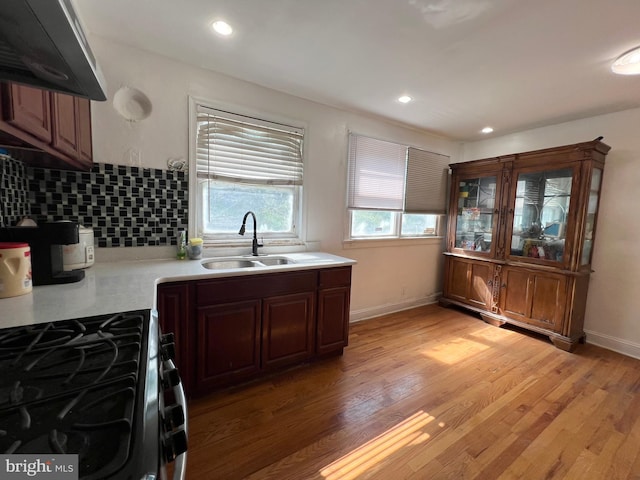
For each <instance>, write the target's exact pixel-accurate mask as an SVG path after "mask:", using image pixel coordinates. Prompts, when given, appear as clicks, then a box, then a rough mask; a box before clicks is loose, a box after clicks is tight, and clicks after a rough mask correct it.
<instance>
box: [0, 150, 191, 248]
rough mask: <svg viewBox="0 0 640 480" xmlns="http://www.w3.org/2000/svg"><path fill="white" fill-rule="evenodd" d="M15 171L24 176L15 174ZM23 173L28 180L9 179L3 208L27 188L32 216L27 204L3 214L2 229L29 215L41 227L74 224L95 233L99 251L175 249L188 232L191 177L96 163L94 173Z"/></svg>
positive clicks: (30, 170)
mask: <svg viewBox="0 0 640 480" xmlns="http://www.w3.org/2000/svg"><path fill="white" fill-rule="evenodd" d="M5 163H7V164H11V165H13V164H20V163H21V162H18V161H16V160H10V161H8V162H7V161H6V159H5ZM5 167H6V165H5ZM14 168H17V169H18V170H19V167H13V166H12V167H10V168H9V170H10V171H11V172H13V171H14V170H13V169H14ZM23 168H24V172H23V173H22V175H23V177H22V176H21V175H14V176H15V177H16V178H13V176H12V177H11V178H10V179H9V182H8V183H7V185H6V187H5V183H4V178H3V183H2V190H1V191H0V200H2V204H3V205H4V204H5V203H6V201H7V199H10V198H13V197H14V196H16V192H21V191H22V190H23V189H24V188H25V182H26V189H27V209H26V210H27V211H24V210H25V209H24V208H22V205H23V204H24V201H22V202H17V206H12V207H11V209H10V210H11V211H10V212H9V213H8V214H7V213H5V212H2V218H0V223H3V224H4V225H6V226H9V225H15V222H17V221H18V220H19V219H20V218H22V217H23V216H24V215H30V216H31V218H33V219H34V220H35V221H36V222H38V223H40V222H45V221H48V222H51V221H58V220H71V221H74V222H78V223H79V224H81V225H84V226H85V227H93V230H94V236H95V242H96V245H97V246H98V247H132V246H134V247H135V246H148V245H149V246H151V245H175V244H176V237H177V235H178V231H179V230H186V229H187V223H188V197H189V195H188V179H187V174H186V173H185V172H177V171H168V170H161V169H151V168H139V167H130V166H124V165H112V164H107V163H96V164H94V166H93V167H92V169H91V170H90V171H88V172H76V171H69V170H50V169H42V168H32V167H26V168H25V167H23ZM16 198H18V197H16ZM20 198H22V197H20ZM23 200H24V199H23ZM21 208H22V209H21ZM15 210H19V211H15Z"/></svg>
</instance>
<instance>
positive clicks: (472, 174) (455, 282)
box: [441, 140, 610, 350]
mask: <svg viewBox="0 0 640 480" xmlns="http://www.w3.org/2000/svg"><path fill="white" fill-rule="evenodd" d="M609 149H610V147H609V146H608V145H606V144H604V143H602V142H601V141H600V140H594V141H591V142H584V143H578V144H573V145H565V146H561V147H555V148H548V149H544V150H536V151H532V152H524V153H517V154H512V155H505V156H501V157H495V158H487V159H482V160H474V161H470V162H463V163H456V164H452V165H451V170H452V177H451V192H450V197H449V224H448V237H447V251H446V252H445V255H446V257H445V278H444V288H443V290H444V293H443V296H442V299H441V303H443V304H445V305H446V304H456V305H460V306H463V307H466V308H469V309H471V310H474V311H477V312H479V313H480V315H481V316H482V317H483V318H484V319H485V320H486V321H488V322H490V323H495V324H502V323H512V324H515V325H518V326H521V327H524V328H528V329H530V330H535V331H537V332H540V333H543V334H547V335H548V336H549V338H550V339H551V340H552V341H553V343H554V344H555V345H556V346H558V347H559V348H563V349H565V350H571V349H573V347H574V346H575V345H576V343H578V342H579V341H581V340H582V339H583V338H584V331H583V322H584V313H585V305H586V297H587V286H588V283H589V275H590V273H591V255H592V248H593V240H594V238H595V233H596V222H597V217H598V205H599V201H600V186H601V184H602V174H603V171H604V162H605V157H606V155H607V153H608V152H609Z"/></svg>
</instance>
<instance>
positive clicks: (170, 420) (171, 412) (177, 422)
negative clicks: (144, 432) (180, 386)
mask: <svg viewBox="0 0 640 480" xmlns="http://www.w3.org/2000/svg"><path fill="white" fill-rule="evenodd" d="M162 417H163V419H164V425H165V427H166V429H167V430H173V429H174V428H178V427H179V426H181V425H184V420H185V418H184V410H183V409H182V405H172V406H170V407H167V408H165V409H164V412H163V415H162Z"/></svg>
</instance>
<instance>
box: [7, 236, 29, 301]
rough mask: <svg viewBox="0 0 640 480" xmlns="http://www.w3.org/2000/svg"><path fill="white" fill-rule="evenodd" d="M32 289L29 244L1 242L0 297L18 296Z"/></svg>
mask: <svg viewBox="0 0 640 480" xmlns="http://www.w3.org/2000/svg"><path fill="white" fill-rule="evenodd" d="M32 290H33V282H32V280H31V249H30V248H29V244H28V243H20V242H0V298H7V297H17V296H18V295H25V294H27V293H31V291H32Z"/></svg>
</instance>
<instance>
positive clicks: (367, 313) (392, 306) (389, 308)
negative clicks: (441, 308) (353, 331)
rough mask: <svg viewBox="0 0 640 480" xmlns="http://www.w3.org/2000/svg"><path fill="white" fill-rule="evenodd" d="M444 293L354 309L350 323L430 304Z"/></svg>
mask: <svg viewBox="0 0 640 480" xmlns="http://www.w3.org/2000/svg"><path fill="white" fill-rule="evenodd" d="M441 295H442V293H441V292H438V293H434V294H432V295H429V296H427V297H423V298H418V299H415V298H414V299H410V300H407V301H406V302H401V303H388V304H386V305H377V306H375V307H371V308H363V309H360V310H352V311H351V313H350V317H349V323H356V322H361V321H362V320H368V319H370V318H375V317H380V316H382V315H388V314H390V313H396V312H401V311H403V310H409V309H411V308H415V307H421V306H423V305H430V304H432V303H436V302H437V301H438V299H439V298H440V297H441Z"/></svg>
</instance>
